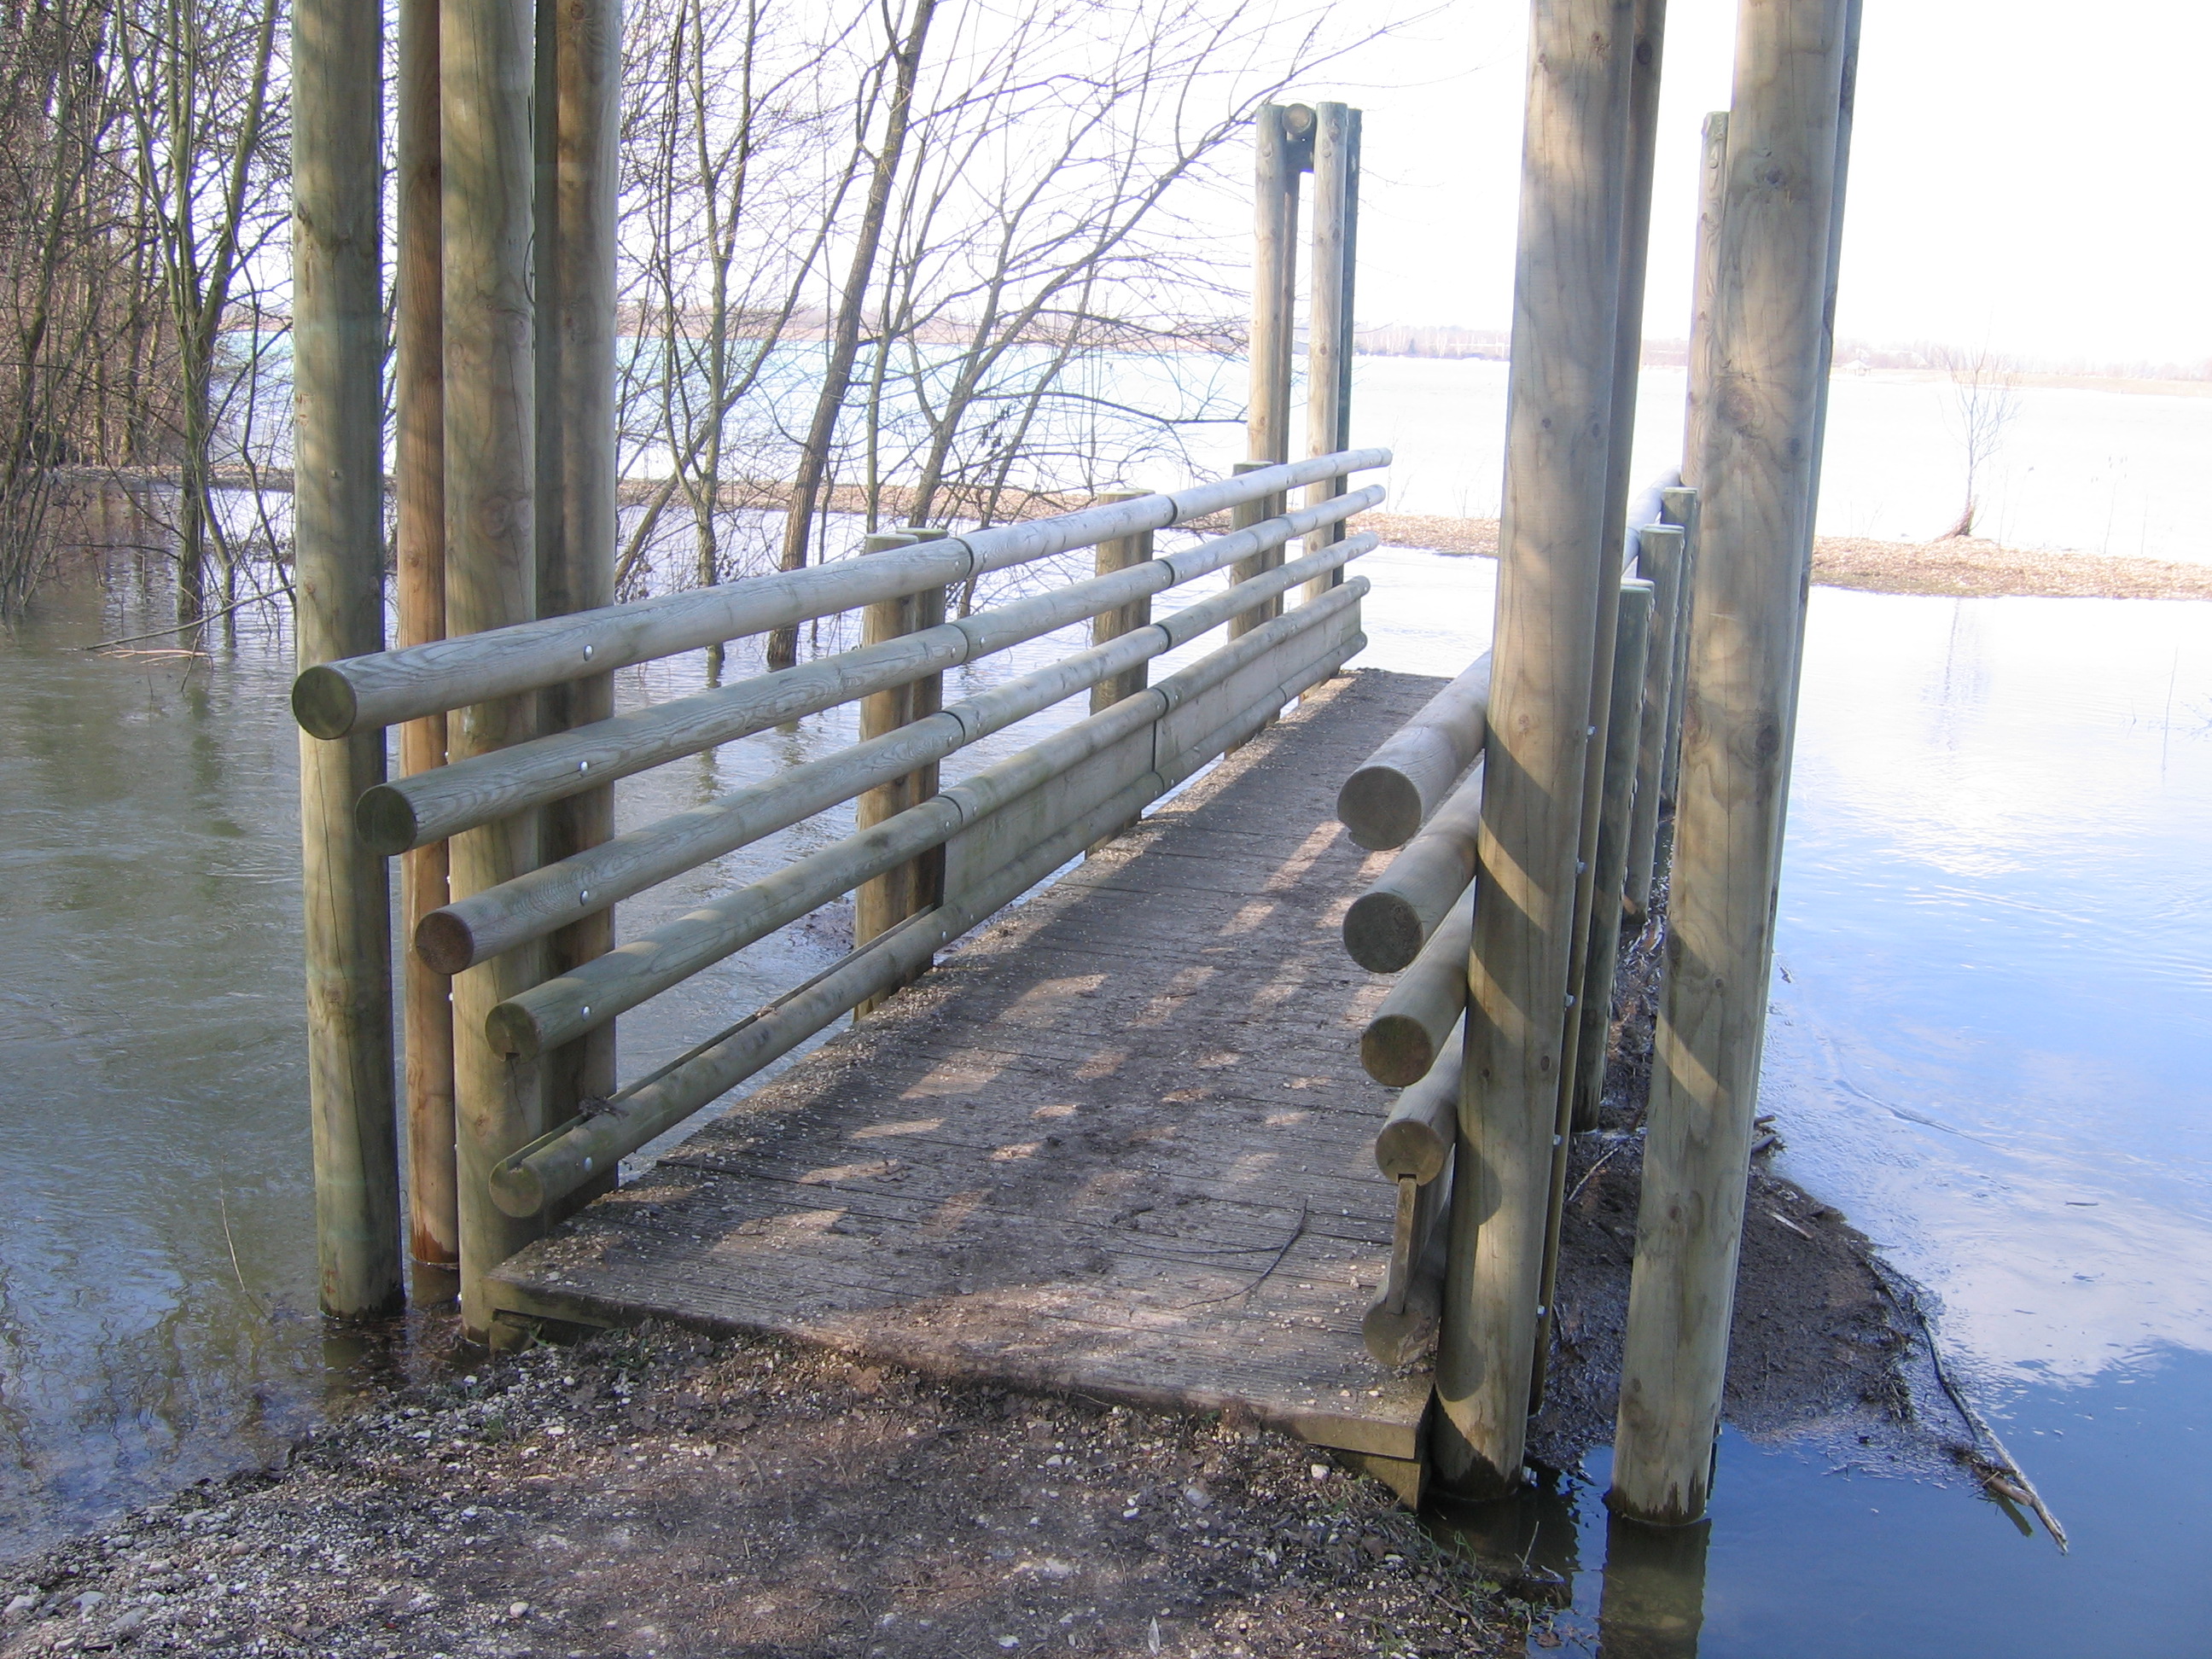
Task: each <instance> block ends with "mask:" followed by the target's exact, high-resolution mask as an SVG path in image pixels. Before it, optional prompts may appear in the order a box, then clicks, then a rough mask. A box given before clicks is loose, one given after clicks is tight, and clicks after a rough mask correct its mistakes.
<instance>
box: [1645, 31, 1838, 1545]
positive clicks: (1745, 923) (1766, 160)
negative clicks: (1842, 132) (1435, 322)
mask: <svg viewBox="0 0 2212 1659" xmlns="http://www.w3.org/2000/svg"><path fill="white" fill-rule="evenodd" d="M1848 14H1849V7H1848V4H1847V0H1787V3H1783V0H1770V3H1765V4H1759V5H1749V6H1747V7H1746V8H1745V9H1744V11H1743V14H1742V17H1741V27H1740V31H1739V35H1738V40H1737V49H1736V81H1735V98H1734V102H1733V104H1732V106H1731V110H1730V114H1729V158H1728V203H1727V208H1726V211H1725V213H1724V216H1723V222H1722V227H1721V236H1720V247H1719V259H1718V270H1717V280H1716V283H1715V289H1714V295H1715V297H1714V312H1713V317H1712V325H1711V340H1710V342H1709V343H1707V347H1706V353H1707V356H1708V358H1709V361H1710V364H1711V372H1712V376H1713V379H1712V392H1713V396H1712V400H1711V406H1710V408H1709V410H1707V425H1706V428H1705V435H1704V444H1705V447H1704V453H1703V454H1702V456H1701V458H1700V460H1699V467H1698V472H1697V478H1698V483H1699V496H1700V501H1699V545H1698V553H1697V562H1696V568H1695V574H1694V575H1693V577H1692V581H1693V584H1694V587H1695V592H1696V599H1695V604H1694V606H1693V609H1692V617H1691V623H1690V645H1689V663H1688V683H1687V696H1686V712H1685V714H1684V720H1683V753H1682V760H1681V774H1680V788H1679V795H1678V799H1677V806H1676V814H1677V816H1676V829H1675V836H1674V866H1673V868H1674V882H1673V888H1672V892H1671V896H1670V902H1669V903H1670V908H1669V912H1668V945H1667V962H1666V979H1665V987H1664V990H1663V992H1662V999H1661V1004H1660V1014H1659V1024H1658V1029H1657V1032H1656V1038H1655V1044H1656V1046H1655V1053H1654V1063H1653V1068H1652V1078H1651V1098H1650V1131H1649V1135H1648V1139H1647V1145H1646V1150H1645V1153H1644V1196H1643V1202H1642V1206H1641V1210H1640V1215H1639V1220H1638V1230H1637V1246H1636V1266H1635V1270H1634V1274H1633V1277H1632V1282H1631V1289H1630V1293H1629V1310H1628V1328H1627V1334H1626V1345H1625V1351H1624V1354H1623V1362H1622V1373H1621V1394H1620V1430H1619V1435H1618V1438H1617V1441H1616V1449H1615V1454H1614V1462H1613V1493H1612V1502H1613V1504H1614V1506H1615V1508H1616V1509H1618V1510H1620V1511H1621V1512H1622V1513H1625V1514H1627V1515H1630V1516H1633V1517H1635V1518H1637V1519H1638V1520H1643V1521H1647V1522H1689V1521H1693V1520H1695V1519H1697V1517H1698V1516H1700V1515H1701V1514H1703V1513H1704V1511H1705V1502H1706V1498H1707V1496H1708V1482H1709V1480H1710V1475H1711V1450H1712V1443H1713V1436H1714V1434H1715V1433H1716V1432H1717V1429H1718V1425H1719V1414H1720V1402H1721V1385H1722V1379H1723V1372H1724V1370H1725V1367H1726V1361H1727V1355H1728V1332H1729V1317H1730V1314H1731V1311H1732V1309H1733V1305H1734V1297H1735V1267H1736V1255H1737V1249H1738V1246H1739V1244H1740V1243H1741V1233H1742V1218H1743V1197H1744V1184H1745V1180H1746V1172H1747V1164H1748V1159H1749V1153H1750V1145H1751V1131H1752V1119H1753V1114H1754V1112H1755V1111H1756V1109H1757V1100H1758V1089H1759V1054H1760V1048H1761V1039H1762V1036H1763V1032H1764V1030H1765V1013H1766V1000H1767V981H1768V975H1769V973H1770V971H1771V966H1772V949H1773V912H1774V894H1775V875H1776V871H1777V867H1778V862H1779V859H1780V855H1781V843H1782V821H1783V807H1784V799H1783V788H1784V785H1785V783H1786V780H1787V775H1788V757H1789V753H1790V738H1791V730H1790V727H1791V716H1792V714H1793V712H1794V707H1795V695H1796V665H1797V664H1796V650H1797V641H1798V639H1799V629H1800V627H1801V625H1802V606H1803V602H1804V550H1805V549H1806V547H1807V545H1808V544H1807V539H1806V538H1807V529H1806V520H1807V519H1808V517H1809V516H1810V514H1811V512H1812V507H1813V501H1812V486H1813V476H1814V467H1813V464H1814V440H1815V437H1816V435H1817V431H1818V416H1819V407H1820V383H1821V380H1823V379H1824V378H1825V376H1826V372H1827V364H1826V361H1825V360H1824V358H1823V356H1822V343H1823V341H1824V339H1825V337H1826V324H1825V317H1824V312H1825V309H1826V289H1827V275H1828V265H1829V258H1828V255H1829V246H1830V239H1831V235H1832V214H1831V205H1832V196H1833V191H1834V185H1835V179H1836V170H1837V169H1836V142H1837V133H1838V115H1839V104H1840V98H1841V87H1842V76H1843V68H1844V57H1845V37H1846V33H1847V21H1848ZM1692 356H1693V358H1694V357H1695V356H1697V354H1696V353H1695V352H1694V351H1693V353H1692Z"/></svg>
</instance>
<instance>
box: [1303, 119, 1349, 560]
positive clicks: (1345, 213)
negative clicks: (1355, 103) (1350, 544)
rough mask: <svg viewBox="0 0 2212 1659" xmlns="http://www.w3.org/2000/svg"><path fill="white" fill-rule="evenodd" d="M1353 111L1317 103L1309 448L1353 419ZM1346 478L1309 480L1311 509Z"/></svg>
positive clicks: (1309, 542)
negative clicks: (1351, 406) (1350, 414)
mask: <svg viewBox="0 0 2212 1659" xmlns="http://www.w3.org/2000/svg"><path fill="white" fill-rule="evenodd" d="M1357 132H1358V126H1357V125H1356V123H1355V121H1354V119H1353V112H1352V111H1351V110H1349V109H1347V108H1346V107H1345V106H1343V105H1342V104H1319V105H1316V106H1315V108H1314V139H1313V174H1314V200H1313V255H1312V258H1313V276H1312V286H1311V289H1310V295H1311V297H1310V300H1309V301H1308V302H1307V307H1306V453H1307V454H1309V455H1327V454H1328V453H1331V452H1333V451H1334V450H1339V449H1341V448H1343V447H1344V445H1345V436H1346V430H1347V427H1348V421H1349V404H1350V401H1351V398H1350V392H1351V375H1352V261H1351V253H1352V200H1353V198H1352V181H1353V179H1355V177H1356V176H1357V173H1358V154H1357V144H1356V137H1355V135H1356V134H1357ZM1346 483H1347V481H1346V480H1345V479H1343V478H1329V479H1324V480H1323V481H1322V482H1321V483H1314V484H1309V485H1307V486H1306V504H1307V505H1308V506H1309V507H1311V506H1315V505H1317V504H1318V503H1320V502H1322V501H1328V500H1329V499H1330V498H1331V497H1332V496H1335V495H1342V494H1343V493H1344V491H1345V489H1346ZM1343 533H1344V532H1343V526H1341V525H1325V526H1322V528H1321V529H1319V530H1317V531H1315V532H1313V533H1312V534H1311V535H1310V536H1308V537H1307V538H1306V550H1307V551H1308V552H1317V551H1319V550H1321V549H1322V548H1324V547H1327V546H1328V544H1330V543H1331V542H1334V541H1335V540H1337V539H1339V538H1340V537H1341V536H1342V535H1343ZM1342 574H1343V573H1342V572H1341V571H1331V572H1330V573H1329V574H1328V575H1326V576H1317V577H1316V578H1315V579H1314V580H1311V581H1310V582H1308V583H1307V584H1306V585H1305V597H1306V598H1307V599H1318V598H1320V597H1321V595H1322V594H1323V593H1325V592H1328V590H1329V589H1330V588H1331V587H1332V586H1335V584H1336V583H1337V582H1338V581H1339V580H1340V579H1341V577H1342Z"/></svg>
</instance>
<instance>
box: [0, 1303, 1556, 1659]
mask: <svg viewBox="0 0 2212 1659" xmlns="http://www.w3.org/2000/svg"><path fill="white" fill-rule="evenodd" d="M0 1606H4V1607H5V1608H6V1612H5V1613H4V1615H0V1620H4V1622H0V1655H5V1656H9V1659H14V1656H27V1655H33V1654H57V1653H70V1652H100V1651H109V1650H119V1651H127V1652H148V1653H185V1654H225V1655H233V1654H238V1655H245V1654H284V1655H311V1654H312V1655H329V1656H340V1659H355V1656H372V1655H374V1656H382V1655H398V1654H407V1655H416V1654H422V1655H439V1654H443V1655H449V1656H452V1659H463V1656H484V1659H491V1656H500V1659H523V1656H572V1659H573V1656H595V1659H596V1656H601V1655H608V1656H612V1655H622V1656H633V1655H635V1656H648V1655H650V1656H661V1655H666V1656H679V1655H700V1656H705V1655H715V1656H736V1655H743V1656H762V1659H766V1656H782V1655H793V1656H796V1655H802V1654H803V1655H810V1656H812V1655H824V1656H837V1655H854V1656H878V1655H899V1656H907V1655H915V1656H928V1655H940V1654H941V1655H948V1656H949V1655H962V1656H975V1655H984V1654H991V1655H998V1654H1001V1653H1004V1654H1018V1653H1045V1652H1076V1653H1099V1654H1145V1655H1152V1654H1170V1655H1178V1656H1183V1655H1189V1656H1198V1655H1208V1656H1239V1655H1252V1656H1261V1655H1267V1656H1273V1655H1284V1656H1304V1655H1316V1656H1318V1655H1352V1654H1388V1655H1407V1656H1410V1655H1416V1654H1431V1655H1443V1654H1454V1655H1457V1654H1480V1653H1487V1652H1495V1651H1500V1650H1504V1647H1505V1646H1506V1645H1507V1644H1509V1642H1510V1644H1513V1645H1515V1646H1517V1645H1518V1644H1519V1643H1520V1642H1521V1641H1522V1640H1523V1639H1525V1632H1526V1630H1527V1627H1528V1621H1529V1620H1531V1619H1532V1618H1535V1619H1541V1614H1540V1613H1531V1612H1530V1610H1529V1609H1528V1607H1525V1606H1524V1605H1523V1604H1522V1603H1519V1602H1517V1601H1510V1600H1508V1599H1505V1598H1504V1596H1502V1595H1499V1594H1498V1592H1497V1591H1496V1590H1495V1587H1493V1586H1490V1585H1486V1583H1483V1581H1482V1580H1481V1579H1480V1577H1478V1575H1477V1574H1476V1572H1475V1571H1474V1569H1473V1568H1472V1567H1470V1566H1468V1565H1466V1564H1465V1563H1464V1562H1462V1561H1461V1560H1459V1559H1455V1558H1454V1557H1451V1556H1449V1555H1446V1554H1444V1553H1441V1552H1439V1551H1438V1550H1437V1548H1436V1547H1434V1546H1433V1545H1431V1543H1430V1542H1429V1541H1428V1540H1427V1539H1426V1537H1425V1535H1424V1534H1423V1533H1422V1531H1421V1529H1420V1526H1419V1522H1418V1521H1417V1520H1416V1518H1415V1517H1414V1516H1411V1515H1409V1514H1407V1513H1406V1512H1405V1511H1404V1510H1401V1509H1400V1508H1398V1507H1396V1505H1395V1500H1394V1499H1393V1498H1392V1497H1391V1495H1390V1494H1389V1492H1387V1491H1386V1490H1385V1489H1384V1488H1383V1487H1382V1486H1379V1485H1377V1484H1376V1483H1375V1482H1372V1481H1370V1480H1365V1479H1363V1478H1359V1477H1356V1476H1353V1475H1351V1474H1347V1473H1346V1471H1344V1470H1343V1469H1341V1468H1337V1467H1336V1466H1334V1465H1333V1464H1330V1463H1328V1462H1322V1461H1319V1460H1318V1458H1317V1455H1316V1453H1315V1452H1314V1450H1313V1449H1311V1448H1310V1447H1306V1446H1303V1445H1300V1444H1298V1443H1295V1442H1293V1441H1291V1440H1289V1439H1287V1438H1285V1437H1282V1436H1279V1435H1277V1434H1273V1433H1269V1432H1262V1431H1258V1430H1255V1429H1252V1428H1249V1427H1240V1426H1238V1425H1235V1424H1233V1423H1227V1422H1223V1421H1221V1420H1218V1419H1214V1420H1194V1419H1179V1418H1165V1417H1158V1416H1153V1415H1150V1414H1147V1413H1140V1412H1133V1411H1129V1410H1127V1409H1123V1408H1120V1407H1100V1406H1097V1405H1095V1404H1093V1403H1091V1402H1089V1401H1084V1400H1082V1399H1068V1400H1052V1399H1042V1398H1036V1397H1030V1396H1025V1395H1014V1394H1004V1393H999V1392H995V1391H992V1390H988V1389H965V1388H961V1389H956V1388H947V1387H941V1386H939V1385H936V1384H933V1383H928V1382H926V1381H922V1380H921V1379H918V1378H915V1377H913V1376H907V1375H904V1374H902V1373H900V1372H897V1371H895V1370H881V1369H878V1368H873V1367H868V1368H860V1367H855V1366H854V1365H852V1364H848V1362H846V1361H844V1360H842V1359H841V1358H837V1357H836V1356H834V1355H830V1354H826V1353H821V1352H812V1351H805V1350H796V1349H793V1348H792V1347H789V1346H784V1345H781V1344H778V1343H774V1342H769V1341H766V1340H753V1339H744V1338H731V1339H724V1340H708V1339H706V1338H704V1337H700V1336H696V1335H693V1334H688V1333H684V1332H681V1331H676V1330H671V1329H665V1328H661V1329H652V1328H648V1329H646V1330H643V1331H640V1332H632V1333H619V1334H608V1335H605V1336H602V1337H599V1338H596V1339H594V1340H592V1341H590V1342H588V1343H586V1344H583V1345H581V1346H576V1347H573V1348H552V1349H543V1348H542V1349H538V1350H535V1351H532V1352H527V1353H524V1354H520V1355H517V1356H514V1357H512V1358H504V1359H500V1360H496V1361H488V1362H486V1363H484V1364H483V1365H482V1366H481V1367H480V1368H479V1369H478V1370H476V1371H474V1372H472V1373H470V1374H468V1375H466V1376H450V1375H449V1376H447V1378H446V1379H445V1380H442V1381H436V1382H428V1383H416V1384H412V1385H409V1386H405V1387H403V1388H400V1389H397V1390H396V1391H388V1392H380V1393H378V1394H376V1395H373V1396H371V1398H370V1399H369V1400H368V1401H367V1402H366V1403H365V1404H364V1406H363V1407H362V1409H360V1410H359V1411H358V1412H356V1413H355V1414H354V1415H352V1416H351V1417H349V1418H348V1419H344V1420H342V1421H340V1422H339V1423H337V1425H335V1426H333V1427H331V1428H330V1429H328V1430H326V1431H325V1432H323V1433H322V1434H321V1435H319V1436H318V1437H316V1438H314V1439H313V1440H311V1441H309V1442H308V1443H306V1444H305V1445H303V1446H302V1447H301V1448H300V1449H299V1450H298V1451H297V1452H296V1453H295V1456H294V1458H293V1460H292V1462H291V1464H290V1466H289V1468H286V1469H283V1470H279V1471H270V1472H266V1473H264V1474H258V1475H246V1476H240V1477H238V1478H236V1479H234V1480H230V1481H228V1482H224V1483H218V1484H213V1485H203V1486H197V1487H194V1488H191V1489H190V1490H188V1491H186V1492H183V1493H181V1494H179V1496H177V1497H175V1498H173V1499H171V1500H169V1501H167V1502H166V1503H163V1504H158V1505H155V1507H153V1508H151V1509H149V1510H145V1511H143V1512H142V1513H141V1514H139V1515H137V1516H134V1517H132V1518H131V1521H130V1522H127V1523H125V1524H122V1525H118V1526H117V1527H116V1528H112V1530H110V1531H108V1532H107V1533H106V1534H104V1535H101V1536H98V1537H93V1538H88V1539H83V1540H81V1541H77V1542H75V1543H73V1544H70V1545H68V1546H66V1547H62V1548H59V1549H57V1550H53V1551H51V1552H48V1553H46V1554H45V1555H42V1556H40V1557H38V1558H35V1559H32V1560H30V1561H28V1562H25V1563H21V1564H19V1565H16V1566H15V1568H14V1569H13V1570H12V1571H9V1572H8V1573H7V1574H6V1575H5V1577H0Z"/></svg>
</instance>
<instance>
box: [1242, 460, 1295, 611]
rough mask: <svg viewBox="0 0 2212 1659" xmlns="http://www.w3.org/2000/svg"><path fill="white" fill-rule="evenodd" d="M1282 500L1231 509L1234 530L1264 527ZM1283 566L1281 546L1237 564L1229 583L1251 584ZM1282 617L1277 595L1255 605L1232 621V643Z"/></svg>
mask: <svg viewBox="0 0 2212 1659" xmlns="http://www.w3.org/2000/svg"><path fill="white" fill-rule="evenodd" d="M1269 465H1273V462H1271V461H1267V460H1256V461H1238V462H1237V464H1236V465H1234V466H1232V467H1231V469H1230V470H1231V471H1232V472H1255V471H1258V470H1259V469H1260V468H1261V467H1263V466H1269ZM1281 499H1282V498H1281V497H1280V496H1279V495H1263V496H1261V498H1260V499H1259V500H1258V501H1239V502H1238V503H1237V505H1236V506H1235V507H1231V509H1230V525H1231V528H1233V529H1237V530H1249V529H1250V528H1252V526H1254V525H1257V524H1265V523H1266V522H1267V520H1269V519H1271V518H1273V517H1274V516H1275V515H1276V513H1278V512H1279V510H1280V508H1279V506H1278V503H1279V501H1281ZM1282 562H1283V550H1282V547H1281V545H1280V544H1277V545H1276V546H1273V547H1271V548H1269V549H1268V550H1267V551H1266V552H1264V553H1255V554H1254V555H1253V556H1251V557H1250V558H1249V559H1239V560H1237V562H1236V563H1235V564H1234V565H1232V566H1231V568H1230V577H1229V580H1230V581H1231V584H1232V585H1233V584H1235V583H1237V582H1249V581H1250V580H1252V578H1253V577H1255V576H1264V575H1265V574H1267V572H1268V571H1270V570H1273V569H1276V568H1279V567H1280V566H1281V564H1282ZM1282 614H1283V596H1282V595H1281V594H1279V593H1278V594H1276V595H1274V597H1273V598H1272V599H1267V600H1264V601H1262V602H1261V604H1258V605H1254V606H1253V607H1252V608H1251V609H1250V610H1249V611H1244V612H1243V614H1241V615H1239V616H1237V617H1231V619H1230V623H1229V637H1230V638H1231V639H1232V640H1235V639H1242V638H1243V636H1244V635H1247V634H1249V633H1250V632H1251V631H1252V630H1253V629H1255V628H1260V627H1262V626H1264V625H1265V624H1267V623H1271V622H1273V621H1274V619H1275V618H1276V617H1279V616H1281V615H1282Z"/></svg>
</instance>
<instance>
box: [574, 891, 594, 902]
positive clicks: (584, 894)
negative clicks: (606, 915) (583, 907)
mask: <svg viewBox="0 0 2212 1659" xmlns="http://www.w3.org/2000/svg"><path fill="white" fill-rule="evenodd" d="M576 902H577V903H579V904H589V903H590V902H592V890H591V889H590V888H588V887H586V888H585V889H584V890H582V891H581V892H580V893H578V894H577V895H576Z"/></svg>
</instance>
